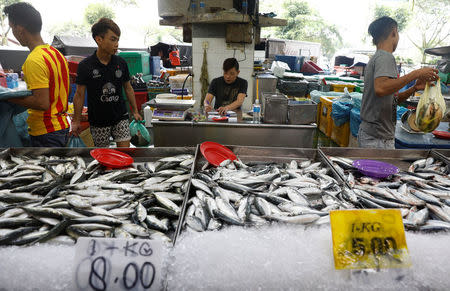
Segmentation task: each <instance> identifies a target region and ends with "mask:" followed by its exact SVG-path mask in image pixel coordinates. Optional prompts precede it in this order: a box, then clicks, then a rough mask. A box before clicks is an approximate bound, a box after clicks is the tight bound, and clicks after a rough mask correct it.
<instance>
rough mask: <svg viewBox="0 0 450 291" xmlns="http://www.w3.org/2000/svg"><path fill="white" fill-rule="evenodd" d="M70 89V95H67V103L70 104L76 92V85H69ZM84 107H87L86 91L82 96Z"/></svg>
mask: <svg viewBox="0 0 450 291" xmlns="http://www.w3.org/2000/svg"><path fill="white" fill-rule="evenodd" d="M70 87H71V89H72V90H71V91H72V92H71V93H70V95H69V103H70V102H73V96H75V93H76V92H77V84H70ZM84 106H86V107H87V106H88V105H87V90H86V93H85V95H84Z"/></svg>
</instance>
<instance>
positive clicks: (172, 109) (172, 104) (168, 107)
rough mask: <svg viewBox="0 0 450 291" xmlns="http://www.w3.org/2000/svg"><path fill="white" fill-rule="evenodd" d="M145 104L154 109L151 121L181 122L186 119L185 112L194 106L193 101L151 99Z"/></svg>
mask: <svg viewBox="0 0 450 291" xmlns="http://www.w3.org/2000/svg"><path fill="white" fill-rule="evenodd" d="M147 104H148V105H149V106H150V107H153V108H155V110H154V111H153V119H158V120H171V121H183V120H185V119H186V114H187V110H188V109H189V108H191V107H192V106H194V104H195V100H177V99H153V100H150V101H149V102H147Z"/></svg>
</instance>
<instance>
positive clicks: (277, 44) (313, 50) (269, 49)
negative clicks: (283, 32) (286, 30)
mask: <svg viewBox="0 0 450 291" xmlns="http://www.w3.org/2000/svg"><path fill="white" fill-rule="evenodd" d="M256 49H258V50H265V51H266V58H274V57H275V55H284V56H306V57H310V56H316V57H320V56H321V55H322V53H321V44H320V43H317V42H309V41H298V40H287V39H276V38H267V39H261V43H260V44H259V45H258V46H257V47H256Z"/></svg>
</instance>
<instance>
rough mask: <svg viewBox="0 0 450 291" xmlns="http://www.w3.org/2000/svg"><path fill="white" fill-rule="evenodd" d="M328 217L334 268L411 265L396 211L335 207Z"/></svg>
mask: <svg viewBox="0 0 450 291" xmlns="http://www.w3.org/2000/svg"><path fill="white" fill-rule="evenodd" d="M330 220H331V231H332V236H333V253H334V265H335V268H336V269H380V268H404V267H409V266H410V265H411V261H410V257H409V253H408V247H407V245H406V239H405V229H404V227H403V221H402V216H401V213H400V211H399V210H395V209H377V210H369V209H367V210H337V211H332V212H330Z"/></svg>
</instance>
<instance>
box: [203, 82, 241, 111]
mask: <svg viewBox="0 0 450 291" xmlns="http://www.w3.org/2000/svg"><path fill="white" fill-rule="evenodd" d="M247 87H248V83H247V81H246V80H244V79H242V78H239V77H237V78H236V81H234V82H233V83H231V84H227V83H226V82H225V79H224V77H219V78H216V79H214V80H212V82H211V84H210V85H209V89H208V93H210V94H212V95H214V97H215V98H216V102H215V103H214V108H215V109H217V108H219V107H222V106H227V105H229V104H231V103H233V102H234V101H236V100H237V96H238V95H239V94H241V93H243V94H247Z"/></svg>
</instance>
